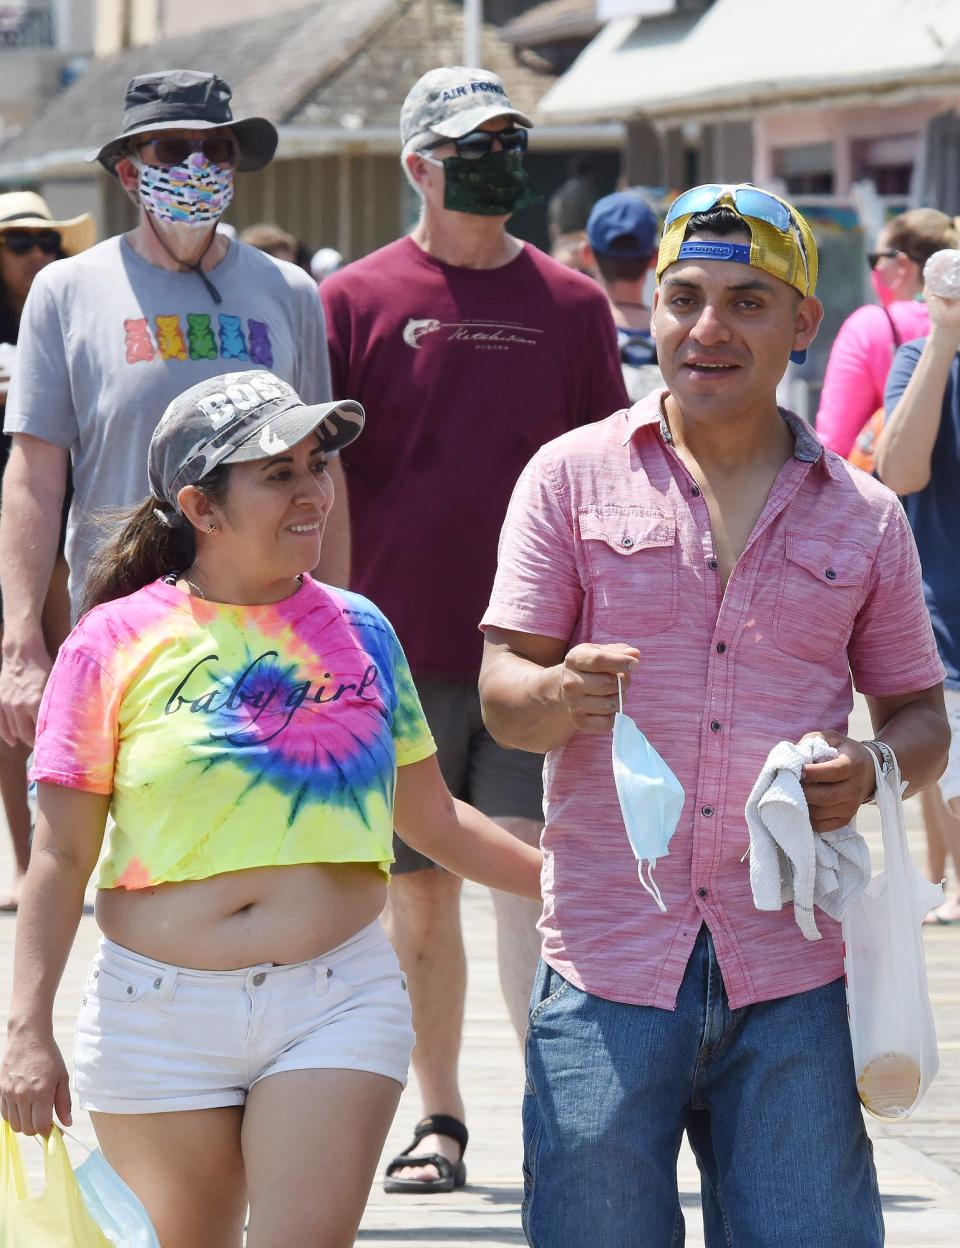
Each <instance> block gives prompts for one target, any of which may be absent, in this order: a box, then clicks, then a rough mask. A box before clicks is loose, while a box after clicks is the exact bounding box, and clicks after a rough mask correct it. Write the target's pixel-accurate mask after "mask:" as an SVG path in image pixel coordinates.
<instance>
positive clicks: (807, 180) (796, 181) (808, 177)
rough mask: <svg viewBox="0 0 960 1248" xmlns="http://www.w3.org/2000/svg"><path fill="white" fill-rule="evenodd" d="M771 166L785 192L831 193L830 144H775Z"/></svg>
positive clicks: (802, 193) (831, 158)
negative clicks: (789, 145) (781, 182)
mask: <svg viewBox="0 0 960 1248" xmlns="http://www.w3.org/2000/svg"><path fill="white" fill-rule="evenodd" d="M773 167H774V172H775V173H776V175H777V177H778V178H781V179H782V180H783V183H784V185H785V186H786V188H787V193H788V194H789V195H831V194H832V193H833V186H834V175H833V144H832V143H805V144H803V145H801V146H798V147H779V148H777V149H776V150H775V151H774V153H773Z"/></svg>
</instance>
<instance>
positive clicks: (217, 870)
mask: <svg viewBox="0 0 960 1248" xmlns="http://www.w3.org/2000/svg"><path fill="white" fill-rule="evenodd" d="M362 423H363V410H362V408H361V407H360V405H359V404H357V403H354V402H350V401H343V402H339V403H327V404H321V405H318V406H315V407H308V406H306V405H305V404H304V403H303V402H302V401H301V400H300V399H299V397H298V396H297V395H296V393H295V392H294V391H293V389H292V388H291V387H290V386H289V385H287V384H286V383H285V382H283V381H281V380H280V379H279V378H277V377H275V376H273V374H271V373H267V372H262V371H254V372H246V373H233V374H228V375H225V376H220V377H214V378H212V379H210V380H208V381H205V382H202V383H200V384H199V385H196V386H194V387H192V388H191V389H190V390H188V391H186V393H184V394H182V395H180V396H179V398H177V399H175V400H174V402H173V403H172V404H171V405H170V406H169V407H168V409H167V411H166V413H165V414H164V417H163V419H162V420H161V422H160V424H159V425H158V426H157V429H156V431H155V433H154V435H153V438H152V440H151V443H150V452H149V480H150V489H151V496H150V497H149V498H148V499H147V500H146V501H145V502H144V503H143V504H142V505H141V506H140V507H139V508H138V509H137V510H136V511H135V512H134V513H132V515H130V517H129V518H128V520H127V522H126V525H125V527H124V528H123V530H122V532H121V533H120V534H119V536H118V537H117V538H116V540H115V541H113V542H112V544H110V545H108V546H107V548H106V549H105V550H104V551H103V552H102V553H101V555H100V557H99V559H98V560H97V561H96V571H95V572H94V573H93V575H92V576H91V577H90V578H89V579H88V582H87V603H86V606H87V612H86V614H85V615H84V616H83V618H82V619H81V621H80V623H79V624H78V625H77V627H76V628H75V629H74V631H73V633H72V634H71V635H70V637H69V638H68V639H67V641H66V643H65V644H64V646H63V647H62V648H61V651H60V654H59V656H58V658H57V661H56V663H55V665H54V668H53V672H52V674H51V676H50V680H49V682H48V684H47V687H46V690H45V693H44V697H43V703H42V705H41V710H40V718H39V723H38V727H37V743H36V753H35V758H34V764H33V772H32V774H33V775H34V777H35V778H36V780H37V781H38V785H39V790H40V800H39V818H38V824H37V834H36V841H35V846H34V854H33V859H32V861H31V864H30V869H29V871H28V874H27V881H26V886H25V888H24V894H23V900H22V903H21V907H20V914H19V918H18V926H17V946H16V954H15V962H14V986H13V999H12V1004H11V1009H10V1037H9V1041H8V1045H7V1050H6V1054H5V1056H4V1060H3V1066H2V1070H0V1109H2V1113H3V1116H4V1117H5V1118H6V1119H7V1120H8V1121H9V1122H10V1124H11V1125H12V1126H13V1128H14V1129H15V1130H20V1131H27V1132H40V1133H46V1132H47V1131H49V1129H50V1124H51V1118H52V1114H53V1112H54V1111H55V1112H56V1114H57V1116H58V1117H59V1119H60V1121H61V1122H64V1123H69V1122H70V1116H71V1109H70V1107H71V1100H70V1093H69V1090H68V1080H67V1073H66V1069H65V1067H64V1063H63V1059H62V1057H61V1055H60V1053H59V1050H58V1049H57V1046H56V1044H55V1042H54V1040H53V1027H52V1021H51V1012H52V1008H53V999H54V994H55V991H56V987H57V983H58V981H59V978H60V976H61V974H62V971H63V967H64V963H65V961H66V957H67V953H68V951H69V948H70V945H71V942H72V940H73V937H74V934H75V932H76V928H77V923H78V920H79V917H80V912H81V908H82V904H83V893H84V887H85V885H86V883H87V879H88V877H89V875H90V872H91V871H92V870H93V867H94V866H95V864H96V862H97V860H98V858H99V857H100V851H101V842H102V839H103V835H104V828H105V824H106V819H107V814H108V813H110V814H112V816H113V822H112V823H111V826H110V830H109V835H108V846H107V852H106V855H105V857H104V858H103V860H102V862H101V866H100V872H99V878H98V893H97V906H96V911H97V921H98V924H99V926H100V928H101V931H102V933H103V937H102V940H101V944H100V948H99V951H98V953H97V955H96V957H95V959H94V964H93V967H92V968H91V972H90V975H89V978H88V980H87V984H86V987H85V989H84V996H83V1005H82V1008H81V1011H80V1015H79V1018H78V1022H77V1039H76V1050H75V1087H76V1091H77V1093H78V1099H79V1103H80V1105H81V1107H83V1108H85V1109H87V1110H89V1112H90V1114H91V1117H92V1120H93V1125H94V1128H95V1130H96V1133H97V1137H98V1140H99V1142H100V1146H101V1149H102V1150H103V1153H104V1155H105V1156H106V1158H107V1161H108V1162H109V1163H110V1164H111V1165H112V1166H113V1167H114V1168H115V1169H116V1170H117V1171H118V1172H119V1174H120V1176H121V1177H122V1178H123V1179H124V1180H125V1181H126V1182H127V1183H128V1185H129V1186H130V1187H131V1188H132V1189H133V1191H134V1192H135V1193H136V1194H137V1195H138V1196H139V1198H140V1200H141V1201H142V1202H143V1204H144V1205H145V1207H146V1209H147V1211H148V1213H149V1214H150V1216H151V1218H152V1219H153V1221H154V1223H155V1225H156V1228H157V1232H158V1236H159V1239H160V1242H161V1243H162V1244H163V1246H164V1248H239V1245H240V1243H241V1240H242V1234H243V1225H244V1215H245V1211H246V1208H247V1206H248V1205H249V1209H250V1221H249V1229H248V1237H247V1241H246V1243H247V1248H280V1245H284V1246H286V1245H293V1244H298V1245H299V1244H303V1245H306V1244H310V1245H312V1246H314V1248H348V1246H349V1245H352V1244H353V1242H354V1237H355V1234H356V1229H357V1225H358V1223H359V1221H360V1216H361V1214H362V1212H363V1207H364V1203H365V1201H366V1198H367V1194H368V1192H369V1188H370V1183H371V1180H372V1177H373V1173H374V1168H375V1166H376V1164H377V1160H378V1158H379V1155H380V1151H381V1148H382V1146H383V1142H384V1139H385V1137H386V1133H387V1130H388V1128H389V1125H390V1122H391V1119H392V1118H393V1114H394V1111H395V1109H396V1106H397V1102H398V1100H399V1097H400V1092H401V1089H402V1087H403V1085H404V1082H405V1080H406V1073H407V1064H408V1060H409V1057H410V1050H411V1048H412V1044H413V1038H414V1037H413V1032H412V1029H411V1023H410V1005H409V1000H408V997H407V992H406V983H405V980H404V976H403V974H402V972H401V970H400V967H399V966H398V964H397V959H396V955H395V954H394V952H393V949H392V948H391V947H390V945H389V943H388V941H387V939H386V937H385V935H384V933H383V930H382V928H381V927H380V923H379V920H378V916H379V914H380V912H381V910H382V909H383V906H384V903H385V900H386V890H387V882H388V879H389V865H390V862H391V860H392V857H393V851H392V834H393V829H394V827H395V828H396V829H397V830H398V832H399V833H400V834H401V835H402V836H403V837H404V839H405V840H407V841H408V842H409V843H410V844H412V845H414V846H415V847H416V848H417V849H419V850H421V852H423V853H428V854H430V855H431V857H433V858H436V859H437V860H438V861H439V862H441V863H442V864H443V865H445V866H446V867H447V868H448V869H450V870H452V871H455V872H457V873H459V874H465V875H469V876H470V877H472V878H474V879H476V880H479V881H480V882H482V883H485V884H488V885H490V886H492V887H494V888H500V889H506V890H509V891H512V892H517V893H521V894H524V895H526V896H528V897H534V898H535V897H538V896H539V869H540V853H539V850H537V849H535V848H533V847H532V846H529V845H526V844H524V843H522V842H521V841H519V840H516V839H515V838H514V837H512V836H510V835H509V834H508V833H507V832H505V831H503V830H502V829H501V828H499V827H497V825H496V824H494V823H492V822H491V821H490V820H489V819H487V818H485V817H484V816H483V815H481V814H479V813H478V812H477V811H476V810H474V809H473V808H472V807H470V806H467V805H465V804H463V803H462V802H457V801H454V800H453V799H452V798H451V797H450V795H449V793H448V792H447V789H446V787H445V786H444V784H443V781H442V779H441V776H440V771H439V768H438V766H437V761H436V757H435V746H434V743H433V739H432V737H431V735H430V731H429V729H428V727H427V724H426V720H425V719H424V716H423V712H422V710H421V708H420V703H419V700H418V698H417V694H416V691H415V689H414V685H413V681H412V679H411V676H410V670H409V668H408V666H407V663H406V660H405V658H404V655H403V651H402V649H401V648H400V643H399V641H398V640H397V637H396V634H395V633H394V631H393V629H392V628H391V626H390V624H389V623H388V621H387V620H386V619H385V618H384V616H383V615H382V614H381V613H380V612H379V611H378V610H377V608H376V607H375V606H374V605H373V603H371V602H370V601H368V600H367V599H365V598H362V597H360V595H358V594H352V593H348V592H346V591H341V590H335V589H331V588H329V587H327V586H325V585H322V584H320V583H319V582H317V581H314V580H313V579H312V578H311V576H310V575H309V573H308V571H307V570H308V569H310V568H313V567H315V566H316V564H317V560H318V557H319V553H320V545H321V540H322V535H323V528H324V523H325V521H326V519H327V516H328V515H329V512H330V509H331V507H332V505H333V488H332V485H331V482H330V478H329V476H328V475H327V471H326V463H327V457H328V455H330V454H331V453H333V452H335V451H337V450H339V449H340V448H341V447H343V446H346V445H347V444H348V443H349V442H351V441H352V440H353V439H354V438H355V437H356V436H357V434H358V433H359V432H360V429H361V427H362ZM356 554H357V558H361V559H362V558H363V551H362V550H361V551H357V552H356Z"/></svg>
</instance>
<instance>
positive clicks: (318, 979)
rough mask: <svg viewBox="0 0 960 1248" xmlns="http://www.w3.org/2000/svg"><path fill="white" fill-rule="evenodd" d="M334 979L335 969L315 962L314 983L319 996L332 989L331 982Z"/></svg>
mask: <svg viewBox="0 0 960 1248" xmlns="http://www.w3.org/2000/svg"><path fill="white" fill-rule="evenodd" d="M332 978H333V967H332V966H327V964H326V962H314V964H313V983H314V987H315V988H316V990H317V996H322V995H323V994H324V993H325V992H326V991H327V990H328V989H329V987H330V980H331V979H332Z"/></svg>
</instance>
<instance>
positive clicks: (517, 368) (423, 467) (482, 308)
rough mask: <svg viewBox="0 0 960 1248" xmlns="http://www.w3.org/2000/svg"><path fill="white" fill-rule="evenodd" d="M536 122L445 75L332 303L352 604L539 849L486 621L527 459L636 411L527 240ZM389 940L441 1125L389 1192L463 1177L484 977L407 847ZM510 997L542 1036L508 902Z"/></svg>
mask: <svg viewBox="0 0 960 1248" xmlns="http://www.w3.org/2000/svg"><path fill="white" fill-rule="evenodd" d="M531 124H532V123H531V119H530V118H529V117H528V116H527V115H526V114H525V113H524V112H523V111H522V110H521V109H519V108H517V107H516V106H515V105H514V104H513V102H512V101H511V100H510V98H509V96H508V95H507V91H506V88H505V86H504V84H503V83H502V82H501V81H500V79H499V78H498V77H497V76H496V74H493V73H490V72H489V71H488V70H484V69H474V68H468V67H464V66H453V67H445V68H441V69H434V70H431V71H430V72H429V73H427V74H425V75H424V76H423V77H422V78H420V80H419V81H418V82H417V83H415V84H414V86H413V87H412V88H411V90H410V93H409V94H408V96H407V98H406V101H405V102H404V104H403V108H402V111H401V114H400V140H401V143H402V152H401V164H402V167H403V171H404V174H405V175H406V177H407V178H408V180H409V181H410V184H411V186H412V187H413V189H414V190H415V191H416V193H417V195H418V196H419V197H420V200H421V204H422V213H421V217H420V221H419V224H418V225H417V227H416V228H415V230H414V231H413V234H412V235H411V236H409V237H407V238H403V239H401V240H400V241H399V242H395V243H391V244H390V245H389V246H387V247H384V248H381V249H380V250H379V251H377V252H375V253H374V254H373V255H371V256H367V257H366V258H365V259H363V260H360V261H358V262H357V263H356V264H351V265H348V266H347V267H346V268H344V269H341V270H339V271H338V272H337V273H334V274H333V275H332V276H330V277H328V278H326V279H325V280H324V282H323V284H322V286H321V287H320V293H321V297H322V298H323V301H324V306H325V308H326V313H327V323H328V327H329V334H330V362H331V370H332V373H333V378H334V388H335V390H337V392H339V393H344V394H348V393H349V394H350V395H351V396H353V397H356V398H358V399H359V400H360V402H362V403H363V404H364V406H365V408H366V410H367V412H368V413H369V418H368V424H367V429H368V433H367V435H366V436H365V438H364V441H365V442H366V443H367V445H366V446H365V447H361V446H360V445H359V443H358V444H357V446H356V447H351V448H350V450H349V451H347V452H345V454H344V461H345V463H346V465H347V471H348V473H349V475H350V490H351V521H352V526H353V537H354V540H355V541H356V542H357V543H359V544H362V546H363V549H364V551H365V552H366V555H365V558H364V566H363V567H362V568H358V569H357V571H356V575H355V577H354V581H353V586H352V587H353V588H355V589H358V590H360V592H362V593H364V594H367V595H368V596H370V597H372V598H374V600H376V601H379V602H383V603H384V604H385V609H386V610H387V611H388V612H389V613H390V615H391V618H393V619H394V621H395V626H396V628H397V631H398V633H399V634H400V636H401V638H402V641H403V645H404V647H405V649H406V651H407V654H408V655H409V657H410V663H411V667H412V669H413V673H414V677H415V679H416V681H417V686H418V689H419V692H420V697H421V699H422V701H423V704H424V709H425V711H426V714H427V719H428V720H429V721H430V725H431V729H432V731H433V734H434V737H435V739H436V741H437V745H438V748H439V751H440V754H439V757H440V765H441V767H442V768H443V769H444V774H445V777H446V780H447V784H448V786H449V787H450V788H451V790H452V791H453V792H454V793H455V794H456V795H457V796H459V797H462V798H465V799H466V800H468V801H473V802H474V803H475V804H476V805H477V806H479V807H480V809H481V810H483V811H484V812H485V813H486V814H488V815H490V816H491V817H492V818H494V819H496V820H497V821H498V822H499V823H501V824H502V825H503V826H504V827H506V828H507V829H508V830H509V831H511V832H513V833H514V834H515V835H517V836H519V837H521V838H523V839H525V840H527V841H529V842H533V843H535V842H536V840H537V838H538V837H539V833H540V825H541V823H542V821H543V820H542V799H543V790H542V782H541V778H540V774H541V767H542V760H541V759H540V758H539V757H537V756H536V755H534V754H524V753H520V752H518V751H512V752H511V751H506V750H501V749H499V748H498V747H497V745H496V744H495V743H494V742H493V741H492V740H491V739H490V737H489V735H488V734H487V733H486V731H485V729H484V727H483V723H482V721H481V718H480V707H479V700H478V698H477V689H476V685H477V674H478V671H479V664H480V637H479V634H478V633H477V620H478V619H479V618H480V613H481V611H482V609H483V605H484V603H485V601H486V598H487V595H488V593H489V589H490V584H491V582H492V579H493V573H494V568H495V564H496V548H497V534H498V532H499V529H500V523H501V521H502V519H503V514H504V511H505V510H506V505H507V500H508V499H509V497H510V490H511V489H512V487H513V483H514V481H515V479H516V477H517V474H518V473H519V471H520V469H521V468H522V467H523V464H524V463H525V462H526V460H527V458H528V457H529V455H530V454H531V453H532V452H533V451H534V450H535V449H536V448H537V447H538V446H540V445H541V444H542V443H544V442H546V441H548V440H549V439H551V438H553V437H556V436H557V435H558V434H560V433H563V432H565V431H566V430H568V429H572V428H574V427H575V426H577V425H581V424H583V423H585V422H587V421H591V420H596V419H598V418H599V417H602V416H606V415H608V414H609V413H610V412H611V411H613V410H614V409H615V408H618V407H622V406H623V405H624V404H625V403H626V393H625V391H624V389H623V382H622V378H621V375H620V367H619V362H618V359H617V349H616V336H615V332H614V328H613V322H612V319H611V316H610V311H609V307H608V305H607V301H606V299H605V298H604V296H603V293H602V292H601V291H600V289H599V288H598V287H597V286H596V284H595V283H593V282H591V281H590V280H589V279H587V278H584V277H583V276H581V275H580V274H576V273H573V272H571V271H570V270H569V269H567V268H564V267H563V266H561V265H559V264H557V263H556V262H555V261H553V260H551V259H549V257H547V256H545V255H543V254H542V253H541V252H539V251H537V250H536V248H534V247H530V246H524V244H523V243H521V242H520V241H519V240H518V239H516V238H514V237H512V236H511V235H510V234H509V233H508V232H507V223H508V222H509V220H510V217H511V214H512V213H514V212H517V211H519V210H521V209H522V208H524V207H525V206H527V205H528V204H532V203H536V202H537V200H538V199H539V198H540V196H539V192H538V191H537V190H536V188H535V187H534V186H533V184H532V182H531V181H530V178H529V175H528V174H527V171H526V170H525V168H524V163H523V157H524V151H525V149H526V145H527V131H528V130H529V128H530V126H531ZM395 852H396V855H397V861H396V863H395V864H394V875H393V884H392V887H391V889H390V894H391V896H390V905H389V921H390V934H391V937H392V939H393V941H394V943H395V945H396V948H397V951H398V953H399V955H400V960H401V963H402V964H403V966H404V968H405V969H406V971H407V975H408V983H409V985H410V999H411V1002H412V1005H413V1013H414V1025H415V1028H416V1032H417V1047H416V1049H415V1050H414V1055H413V1063H414V1067H415V1069H416V1071H417V1077H418V1082H419V1086H420V1090H421V1093H422V1098H423V1111H424V1114H425V1117H424V1120H423V1121H422V1122H421V1123H420V1124H419V1125H418V1127H417V1129H416V1132H415V1137H416V1138H415V1140H414V1143H413V1145H411V1147H410V1148H409V1149H408V1150H407V1152H406V1154H405V1155H403V1156H401V1157H398V1158H396V1159H395V1160H394V1161H393V1162H392V1163H391V1164H390V1166H389V1167H388V1174H387V1178H386V1187H387V1190H388V1191H396V1192H410V1193H420V1194H424V1193H427V1192H438V1191H439V1192H442V1191H449V1190H450V1189H451V1188H452V1187H458V1186H460V1185H461V1184H462V1183H463V1182H464V1179H465V1168H464V1164H463V1160H462V1157H463V1149H464V1146H465V1145H466V1139H467V1133H466V1127H465V1125H464V1122H463V1117H464V1109H463V1102H462V1100H461V1096H460V1090H459V1087H458V1082H457V1063H458V1058H459V1049H460V1032H461V1025H462V1021H463V999H464V986H465V977H466V968H465V959H464V951H463V942H462V937H461V930H460V911H459V904H460V896H459V881H458V880H456V879H455V878H454V877H453V876H451V875H448V874H447V873H446V872H445V871H443V870H441V869H438V868H437V867H436V866H435V864H434V863H433V862H432V861H431V860H430V859H429V858H426V857H425V856H424V855H422V854H418V853H416V852H415V851H413V850H411V849H409V848H408V847H407V846H405V845H403V844H402V843H398V844H397V846H396V847H395ZM494 900H495V904H496V909H497V926H498V943H499V950H500V979H501V986H502V987H503V990H504V996H505V997H506V1000H507V1004H508V1007H509V1009H510V1014H511V1017H512V1020H513V1022H514V1025H515V1027H516V1029H517V1031H518V1033H520V1034H521V1035H522V1033H523V1031H524V1030H525V1026H526V1010H527V1002H528V1000H529V997H530V984H531V980H532V976H533V971H534V967H535V965H536V956H537V949H538V947H539V941H538V939H537V935H536V930H535V923H536V919H537V916H538V914H539V908H538V907H535V906H534V905H533V904H532V903H530V902H528V901H525V900H523V899H517V898H512V897H507V896H506V895H504V894H495V898H494Z"/></svg>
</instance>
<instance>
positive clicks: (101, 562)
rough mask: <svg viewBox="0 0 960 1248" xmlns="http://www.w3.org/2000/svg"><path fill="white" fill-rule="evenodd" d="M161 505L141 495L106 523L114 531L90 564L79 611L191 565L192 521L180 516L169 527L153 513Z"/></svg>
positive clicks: (192, 544) (153, 499) (131, 591)
mask: <svg viewBox="0 0 960 1248" xmlns="http://www.w3.org/2000/svg"><path fill="white" fill-rule="evenodd" d="M163 509H164V504H163V503H161V502H159V501H158V500H157V499H155V498H147V499H145V500H144V501H143V502H142V503H141V504H140V506H139V507H136V508H134V510H133V511H128V512H124V513H121V514H120V515H119V516H115V517H112V518H111V520H110V521H108V523H110V524H111V526H113V525H116V526H117V529H118V531H117V532H116V534H115V536H114V537H112V538H111V539H110V540H108V541H107V542H106V544H105V545H103V546H101V547H100V549H99V550H98V551H97V553H96V556H95V558H94V559H92V560H91V562H90V565H89V569H88V571H87V578H86V581H85V583H84V587H83V602H82V605H81V608H80V613H81V615H82V614H84V613H85V612H87V611H89V610H90V609H91V608H92V607H97V606H99V605H100V603H102V602H112V601H113V599H114V598H123V597H125V596H126V595H127V594H132V593H135V592H136V590H138V589H142V588H143V586H144V585H149V584H150V582H151V581H155V580H157V578H158V577H161V576H164V575H165V574H166V573H168V572H174V571H177V572H182V571H183V570H184V569H185V568H188V567H189V566H190V564H191V563H193V561H194V558H195V557H196V543H195V541H194V533H193V527H192V525H190V524H189V523H188V522H187V521H186V520H185V519H184V518H183V517H182V516H181V517H179V521H180V522H179V524H177V525H176V527H173V528H172V527H171V526H170V525H169V524H167V523H165V522H164V521H163V520H161V519H160V516H159V515H158V512H159V511H162V510H163ZM167 510H168V513H169V509H167ZM169 514H171V515H172V513H169Z"/></svg>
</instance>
